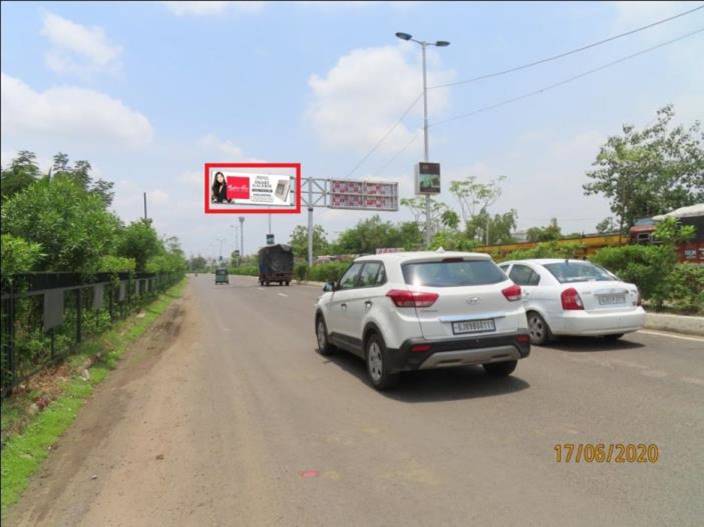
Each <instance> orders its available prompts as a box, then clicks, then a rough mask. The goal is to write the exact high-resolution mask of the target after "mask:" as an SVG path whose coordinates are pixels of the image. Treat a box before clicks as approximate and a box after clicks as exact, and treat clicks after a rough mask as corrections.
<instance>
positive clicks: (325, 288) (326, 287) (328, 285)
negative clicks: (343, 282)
mask: <svg viewBox="0 0 704 527" xmlns="http://www.w3.org/2000/svg"><path fill="white" fill-rule="evenodd" d="M334 290H335V282H325V285H324V286H323V291H324V292H326V293H329V292H331V291H334Z"/></svg>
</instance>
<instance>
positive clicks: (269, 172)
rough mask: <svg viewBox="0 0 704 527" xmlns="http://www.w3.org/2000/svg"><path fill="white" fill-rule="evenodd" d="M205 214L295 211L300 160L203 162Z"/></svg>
mask: <svg viewBox="0 0 704 527" xmlns="http://www.w3.org/2000/svg"><path fill="white" fill-rule="evenodd" d="M204 178H205V213H206V214H217V213H221V214H222V213H224V214H228V213H229V214H242V213H267V214H272V213H273V214H276V213H279V214H298V213H300V212H301V165H300V163H206V164H205V169H204Z"/></svg>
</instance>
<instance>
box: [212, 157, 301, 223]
mask: <svg viewBox="0 0 704 527" xmlns="http://www.w3.org/2000/svg"><path fill="white" fill-rule="evenodd" d="M211 168H294V169H296V197H295V199H296V202H295V204H294V207H293V208H292V209H281V208H268V209H254V208H249V207H248V208H239V209H235V208H232V209H213V208H211V207H210V200H209V199H208V198H209V192H210V178H209V175H210V174H209V172H210V169H211ZM203 173H204V174H203V175H204V178H203V179H204V181H205V188H204V200H205V213H206V214H300V213H301V164H300V163H205V165H204V168H203Z"/></svg>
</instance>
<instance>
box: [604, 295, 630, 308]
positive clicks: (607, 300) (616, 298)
mask: <svg viewBox="0 0 704 527" xmlns="http://www.w3.org/2000/svg"><path fill="white" fill-rule="evenodd" d="M625 303H626V295H599V304H600V305H602V306H611V305H613V304H625Z"/></svg>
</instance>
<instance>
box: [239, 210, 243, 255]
mask: <svg viewBox="0 0 704 527" xmlns="http://www.w3.org/2000/svg"><path fill="white" fill-rule="evenodd" d="M239 220H240V258H242V257H244V216H240V217H239Z"/></svg>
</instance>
